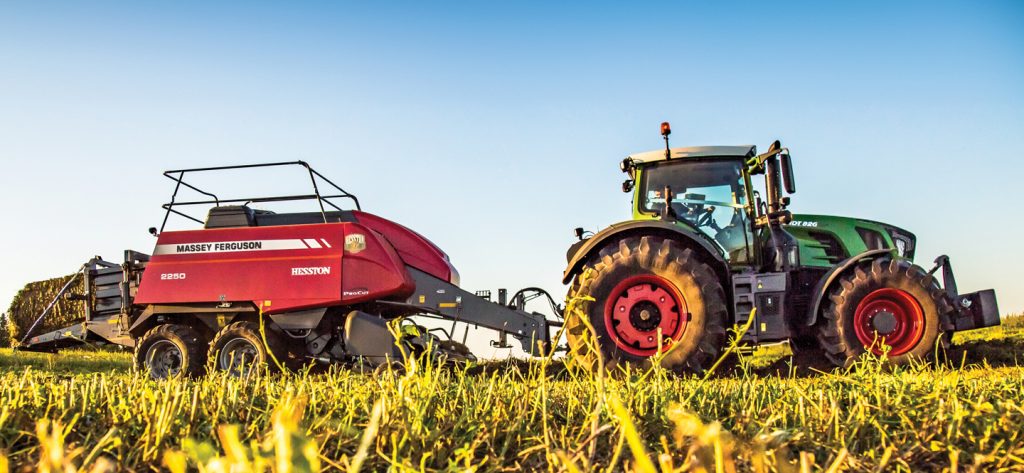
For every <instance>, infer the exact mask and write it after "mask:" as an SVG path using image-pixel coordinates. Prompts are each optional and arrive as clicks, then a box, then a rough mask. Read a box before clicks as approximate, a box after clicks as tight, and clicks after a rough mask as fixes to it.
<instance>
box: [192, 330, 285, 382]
mask: <svg viewBox="0 0 1024 473" xmlns="http://www.w3.org/2000/svg"><path fill="white" fill-rule="evenodd" d="M264 329H265V332H266V335H267V343H263V336H262V335H261V334H260V326H259V324H258V323H256V322H245V321H243V322H234V323H231V324H228V326H226V327H224V328H223V329H221V330H220V332H217V335H216V336H215V337H214V338H213V342H212V343H210V352H209V355H208V356H209V358H210V360H212V361H213V369H214V370H217V371H226V372H228V374H230V375H231V376H235V377H239V378H244V377H246V376H248V375H249V373H251V372H252V370H253V369H254V368H255V369H262V367H263V366H266V367H267V368H268V369H269V370H270V371H272V372H273V371H277V370H278V369H277V368H278V364H277V363H275V362H274V360H273V359H271V356H270V355H271V353H273V357H274V358H276V359H277V362H278V363H281V364H282V365H287V364H289V363H290V360H289V359H288V350H287V347H286V345H285V341H284V339H283V337H282V336H281V335H280V334H279V333H277V331H275V330H273V329H272V328H271V327H264ZM268 348H269V350H268Z"/></svg>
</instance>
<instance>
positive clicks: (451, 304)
mask: <svg viewBox="0 0 1024 473" xmlns="http://www.w3.org/2000/svg"><path fill="white" fill-rule="evenodd" d="M437 306H438V307H440V308H442V309H453V308H455V307H458V304H456V303H454V302H442V303H440V304H438V305H437Z"/></svg>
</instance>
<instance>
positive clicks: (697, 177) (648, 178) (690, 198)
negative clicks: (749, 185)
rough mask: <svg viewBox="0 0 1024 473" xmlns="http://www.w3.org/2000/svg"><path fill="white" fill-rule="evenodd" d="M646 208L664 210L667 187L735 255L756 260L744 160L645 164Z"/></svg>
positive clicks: (684, 212)
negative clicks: (751, 249) (751, 250)
mask: <svg viewBox="0 0 1024 473" xmlns="http://www.w3.org/2000/svg"><path fill="white" fill-rule="evenodd" d="M641 181H642V182H641V184H640V185H641V189H640V200H641V202H640V208H641V209H642V210H643V211H645V212H652V213H657V214H660V213H661V212H662V209H663V208H664V206H665V197H664V193H665V188H666V187H669V188H671V191H672V194H673V198H672V202H671V205H672V210H674V211H675V214H676V216H677V217H678V218H679V219H680V220H686V221H687V222H689V223H690V224H692V225H693V226H695V227H697V228H698V229H700V230H701V231H702V232H704V233H705V234H707V235H708V236H709V237H711V238H712V239H713V240H714V241H716V242H717V243H718V244H719V246H721V247H722V249H723V250H725V254H726V255H727V257H728V258H729V260H731V261H733V262H747V261H749V260H750V254H749V251H748V244H749V242H750V241H751V235H750V234H749V228H750V226H749V225H748V222H747V214H746V211H745V208H746V188H745V187H744V179H743V172H742V168H741V163H740V162H739V161H689V160H688V161H672V162H663V163H659V164H656V165H654V166H652V167H648V168H646V169H644V170H643V176H642V178H641Z"/></svg>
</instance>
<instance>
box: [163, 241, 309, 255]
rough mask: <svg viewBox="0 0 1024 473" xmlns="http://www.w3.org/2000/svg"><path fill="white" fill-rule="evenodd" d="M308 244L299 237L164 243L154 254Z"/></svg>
mask: <svg viewBox="0 0 1024 473" xmlns="http://www.w3.org/2000/svg"><path fill="white" fill-rule="evenodd" d="M307 249H309V246H308V245H306V244H305V243H304V242H303V241H302V240H299V239H287V240H238V241H203V242H189V243H166V244H162V245H156V248H155V249H154V250H153V254H154V255H194V254H204V253H235V252H239V251H275V250H307Z"/></svg>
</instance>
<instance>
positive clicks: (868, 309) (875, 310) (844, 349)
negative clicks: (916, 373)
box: [818, 258, 953, 367]
mask: <svg viewBox="0 0 1024 473" xmlns="http://www.w3.org/2000/svg"><path fill="white" fill-rule="evenodd" d="M951 311H952V306H951V305H950V303H949V301H948V298H947V296H946V294H945V292H944V291H943V290H942V288H941V287H939V284H938V282H937V281H936V280H935V278H934V277H932V276H931V275H930V274H928V273H927V272H926V271H925V270H924V269H923V268H921V267H920V266H917V265H914V264H912V263H910V262H909V261H906V260H900V259H890V258H879V259H876V260H873V261H871V262H868V263H863V264H861V265H859V266H857V267H855V268H854V270H853V271H851V272H850V273H848V274H847V275H845V276H843V277H841V278H840V280H839V281H838V282H837V283H836V284H835V287H834V288H833V289H832V291H831V292H830V293H829V303H828V305H827V306H826V308H825V310H824V311H823V312H822V316H823V319H822V320H821V321H820V324H821V325H820V327H819V329H818V342H819V344H820V345H821V348H822V349H823V350H824V351H825V356H826V357H827V358H828V359H829V361H831V362H832V363H833V364H835V365H836V366H841V367H848V366H850V365H851V364H853V362H854V361H855V360H856V359H857V357H859V356H860V355H862V354H864V353H866V352H868V351H870V352H872V353H874V354H875V355H883V354H884V355H885V356H886V357H887V358H888V360H889V361H890V362H892V363H895V364H902V363H906V362H908V361H910V360H911V359H915V358H916V359H925V358H927V357H928V356H929V355H931V354H932V353H934V352H936V351H939V352H942V351H944V350H945V349H946V348H947V347H948V346H949V337H948V336H947V335H946V334H947V332H949V331H951V330H952V329H953V326H952V322H951V321H950V318H949V315H950V312H951Z"/></svg>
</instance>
